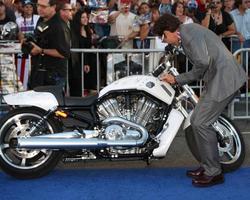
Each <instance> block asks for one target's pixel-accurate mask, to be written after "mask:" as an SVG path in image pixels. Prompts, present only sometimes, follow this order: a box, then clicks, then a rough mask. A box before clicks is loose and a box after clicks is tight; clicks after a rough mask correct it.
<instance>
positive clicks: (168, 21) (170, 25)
mask: <svg viewBox="0 0 250 200" xmlns="http://www.w3.org/2000/svg"><path fill="white" fill-rule="evenodd" d="M180 24H181V22H180V20H179V19H178V18H177V17H175V16H174V15H171V14H168V13H165V14H164V15H162V16H161V17H160V18H159V19H158V20H157V21H156V23H155V25H154V28H153V33H154V34H155V35H158V36H161V35H162V34H163V32H164V31H170V32H172V33H173V32H175V31H176V30H177V29H178V28H179V26H180Z"/></svg>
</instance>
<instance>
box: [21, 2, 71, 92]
mask: <svg viewBox="0 0 250 200" xmlns="http://www.w3.org/2000/svg"><path fill="white" fill-rule="evenodd" d="M56 4H57V1H56V0H38V1H37V12H38V14H39V15H40V18H39V20H38V22H37V26H36V29H35V31H34V39H33V41H26V42H24V44H23V49H25V47H26V48H30V54H31V74H30V79H29V87H30V89H33V88H34V87H37V86H43V85H61V86H62V87H64V86H65V84H66V77H67V60H68V58H69V56H70V41H68V40H67V37H66V35H65V33H64V29H63V25H62V20H61V19H60V16H59V15H57V14H56ZM26 50H27V49H26Z"/></svg>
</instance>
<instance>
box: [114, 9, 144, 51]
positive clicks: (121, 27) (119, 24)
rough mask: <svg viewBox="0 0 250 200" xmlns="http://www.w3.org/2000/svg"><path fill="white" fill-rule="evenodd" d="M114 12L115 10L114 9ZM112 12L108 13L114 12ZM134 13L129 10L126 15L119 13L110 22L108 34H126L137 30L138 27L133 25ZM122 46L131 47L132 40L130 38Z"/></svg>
mask: <svg viewBox="0 0 250 200" xmlns="http://www.w3.org/2000/svg"><path fill="white" fill-rule="evenodd" d="M114 12H116V11H114ZM114 12H112V13H111V14H110V15H112V14H114ZM135 17H136V15H135V14H133V13H131V12H129V13H128V14H127V15H124V14H122V13H120V14H119V15H118V17H117V18H116V20H115V22H114V23H113V24H111V29H110V35H111V36H115V35H118V36H124V37H126V36H128V35H129V34H131V33H132V32H133V31H135V32H138V31H139V27H138V26H135V25H134V22H135ZM123 48H127V49H132V48H133V41H132V40H130V41H128V42H126V43H125V44H124V45H123Z"/></svg>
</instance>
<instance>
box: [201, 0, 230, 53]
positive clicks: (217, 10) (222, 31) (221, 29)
mask: <svg viewBox="0 0 250 200" xmlns="http://www.w3.org/2000/svg"><path fill="white" fill-rule="evenodd" d="M222 7H223V4H222V0H212V1H211V2H210V3H209V4H208V5H207V12H206V13H205V16H204V17H203V20H202V21H201V24H202V25H203V26H204V27H207V28H208V29H210V30H211V31H213V32H214V33H216V34H217V35H218V36H220V37H221V38H222V41H223V42H224V44H225V45H226V46H227V48H228V49H230V46H231V45H230V40H229V38H226V37H227V36H230V35H233V34H234V33H235V26H234V22H233V19H232V17H231V16H230V14H229V13H227V12H225V11H223V10H222Z"/></svg>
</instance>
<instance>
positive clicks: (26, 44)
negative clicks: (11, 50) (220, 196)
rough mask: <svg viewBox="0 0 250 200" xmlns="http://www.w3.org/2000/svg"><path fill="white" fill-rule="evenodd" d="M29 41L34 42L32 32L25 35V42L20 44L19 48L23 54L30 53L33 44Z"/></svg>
mask: <svg viewBox="0 0 250 200" xmlns="http://www.w3.org/2000/svg"><path fill="white" fill-rule="evenodd" d="M31 42H34V43H36V39H35V37H34V35H33V34H26V35H25V42H24V43H23V44H22V47H21V50H22V53H23V54H30V52H31V50H32V49H33V45H32V43H31Z"/></svg>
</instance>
